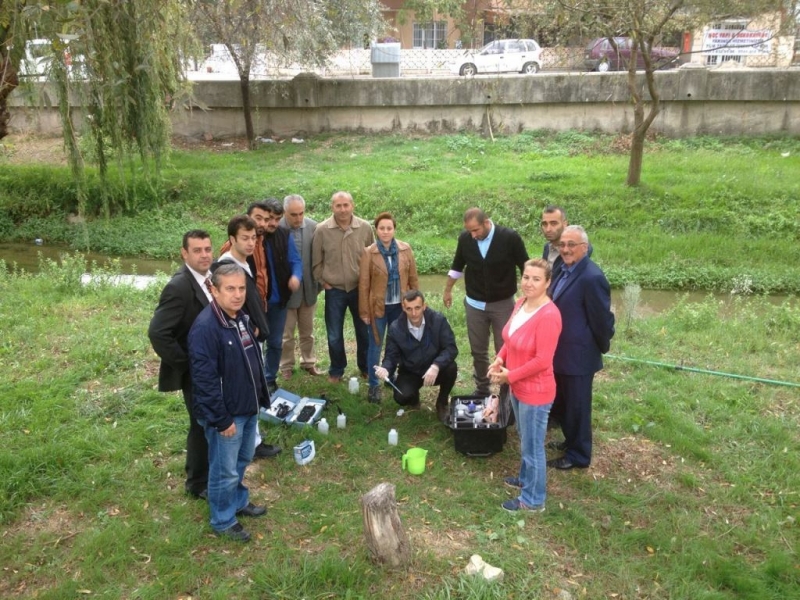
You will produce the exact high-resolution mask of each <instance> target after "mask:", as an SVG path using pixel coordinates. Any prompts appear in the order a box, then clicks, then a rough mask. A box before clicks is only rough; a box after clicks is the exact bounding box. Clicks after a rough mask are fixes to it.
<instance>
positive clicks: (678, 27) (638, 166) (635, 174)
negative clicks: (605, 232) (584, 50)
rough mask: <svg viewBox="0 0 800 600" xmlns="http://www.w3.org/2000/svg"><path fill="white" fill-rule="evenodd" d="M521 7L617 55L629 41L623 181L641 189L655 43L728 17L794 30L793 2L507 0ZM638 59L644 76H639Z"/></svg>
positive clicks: (653, 101)
mask: <svg viewBox="0 0 800 600" xmlns="http://www.w3.org/2000/svg"><path fill="white" fill-rule="evenodd" d="M509 1H510V2H512V3H513V4H514V5H515V6H517V7H519V6H520V2H522V3H523V4H525V5H526V6H527V7H528V8H529V10H530V12H531V13H532V14H538V15H540V18H541V19H542V20H546V21H551V22H557V23H560V24H561V26H563V27H565V28H572V29H574V30H580V31H582V32H583V33H585V34H589V35H593V36H600V37H606V38H608V40H609V42H610V43H611V45H612V46H613V47H614V50H615V51H616V49H617V46H616V41H615V38H618V37H627V38H629V39H630V41H631V57H630V60H629V62H628V73H627V83H628V91H629V93H630V98H631V104H632V105H633V117H634V127H633V131H632V133H631V152H630V162H629V165H628V177H627V180H626V183H627V184H628V185H629V186H636V185H639V183H640V181H641V175H642V163H643V157H644V144H645V138H646V136H647V131H648V129H649V128H650V126H651V125H652V124H653V121H654V120H655V118H656V117H657V116H658V114H659V112H660V110H661V95H660V93H659V89H658V85H657V81H656V77H655V75H654V74H655V72H656V71H657V70H658V68H659V67H660V64H659V63H658V62H657V61H655V60H654V59H653V56H652V49H653V48H654V47H655V46H656V42H657V41H658V40H660V38H661V37H662V36H663V35H665V34H668V33H675V32H684V31H692V30H696V29H700V28H702V27H703V26H706V25H708V24H709V23H712V22H714V21H719V20H724V19H728V18H734V17H735V18H737V19H753V18H757V17H763V15H767V14H777V15H780V21H781V25H782V26H789V25H791V26H793V24H794V13H795V7H796V0H596V1H594V2H583V1H582V0H545V1H543V2H539V1H537V0H509ZM639 56H641V58H642V61H641V62H643V63H644V71H643V73H640V72H637V63H638V62H639V60H638V59H639Z"/></svg>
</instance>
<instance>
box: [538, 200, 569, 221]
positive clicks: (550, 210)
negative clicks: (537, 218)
mask: <svg viewBox="0 0 800 600" xmlns="http://www.w3.org/2000/svg"><path fill="white" fill-rule="evenodd" d="M554 212H557V213H561V220H562V221H566V220H567V211H565V210H564V209H563V208H561V207H560V206H557V205H555V204H548V205H547V206H545V207H544V210H543V211H542V214H545V213H554Z"/></svg>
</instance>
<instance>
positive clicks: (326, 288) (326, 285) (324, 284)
mask: <svg viewBox="0 0 800 600" xmlns="http://www.w3.org/2000/svg"><path fill="white" fill-rule="evenodd" d="M320 283H322V289H324V290H332V289H333V286H332V285H331V284H330V283H327V282H325V281H322V282H320Z"/></svg>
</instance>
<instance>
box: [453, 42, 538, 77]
mask: <svg viewBox="0 0 800 600" xmlns="http://www.w3.org/2000/svg"><path fill="white" fill-rule="evenodd" d="M541 55H542V49H541V48H540V47H539V44H538V43H536V40H495V41H493V42H489V43H488V44H486V45H485V46H484V47H483V48H481V49H480V50H478V51H477V52H475V53H467V54H465V55H464V56H463V57H462V58H461V60H459V61H458V62H455V63H453V64H452V66H451V69H450V70H451V71H452V72H453V73H456V74H458V75H477V74H478V73H524V74H532V73H538V72H539V69H541V68H542V59H541Z"/></svg>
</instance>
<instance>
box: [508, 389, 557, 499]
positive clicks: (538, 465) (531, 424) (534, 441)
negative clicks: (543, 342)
mask: <svg viewBox="0 0 800 600" xmlns="http://www.w3.org/2000/svg"><path fill="white" fill-rule="evenodd" d="M508 396H509V398H510V399H511V407H512V408H513V409H514V415H515V416H516V417H517V431H518V432H519V442H520V443H519V445H520V454H521V455H522V456H521V460H520V465H519V480H520V482H521V483H522V490H521V492H520V495H519V501H520V502H522V503H523V504H524V505H525V506H529V507H539V506H544V501H545V499H546V498H547V460H546V458H545V452H544V438H545V434H546V433H547V417H548V415H549V414H550V407H551V406H553V403H552V402H551V403H550V404H541V405H537V406H534V405H532V404H525V403H524V402H520V401H519V400H517V398H516V396H514V393H513V392H511V391H509V394H508Z"/></svg>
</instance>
